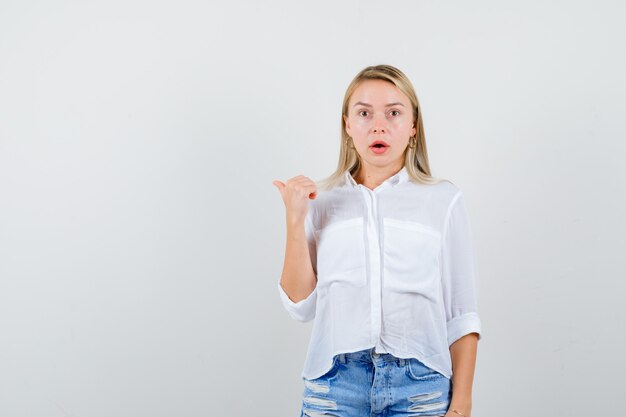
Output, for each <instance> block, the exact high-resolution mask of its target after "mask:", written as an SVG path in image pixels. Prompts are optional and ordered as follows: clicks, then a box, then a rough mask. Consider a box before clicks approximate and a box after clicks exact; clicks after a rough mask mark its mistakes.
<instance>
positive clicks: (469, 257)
mask: <svg viewBox="0 0 626 417" xmlns="http://www.w3.org/2000/svg"><path fill="white" fill-rule="evenodd" d="M441 259H442V274H441V276H442V290H443V300H444V306H445V313H446V323H447V332H448V333H447V334H448V346H450V345H452V343H454V342H455V341H456V340H458V339H460V338H461V337H463V336H465V335H466V334H469V333H477V334H478V339H479V340H480V339H481V321H480V316H479V314H478V273H477V268H476V259H475V254H474V247H473V243H472V232H471V228H470V221H469V214H468V211H467V207H466V205H465V199H464V196H463V194H462V192H461V191H460V190H459V191H458V192H457V194H456V195H455V197H454V198H453V200H452V202H451V204H450V207H449V210H448V214H447V220H446V222H445V226H444V231H443V242H442V257H441Z"/></svg>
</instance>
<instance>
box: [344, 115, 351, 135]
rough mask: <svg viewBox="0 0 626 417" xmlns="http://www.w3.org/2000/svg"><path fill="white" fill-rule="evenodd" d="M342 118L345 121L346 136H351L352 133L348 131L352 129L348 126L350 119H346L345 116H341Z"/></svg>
mask: <svg viewBox="0 0 626 417" xmlns="http://www.w3.org/2000/svg"><path fill="white" fill-rule="evenodd" d="M343 120H344V122H345V123H346V133H347V134H348V136H352V133H350V131H351V130H352V129H351V128H350V121H349V120H348V118H347V117H346V116H343Z"/></svg>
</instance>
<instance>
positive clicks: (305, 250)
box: [280, 220, 317, 303]
mask: <svg viewBox="0 0 626 417" xmlns="http://www.w3.org/2000/svg"><path fill="white" fill-rule="evenodd" d="M316 284H317V277H316V276H315V272H314V271H313V264H312V262H311V254H310V253H309V242H308V240H307V237H306V233H305V220H302V221H300V220H299V221H291V222H290V221H288V222H287V245H286V248H285V262H284V264H283V273H282V275H281V278H280V285H281V286H282V287H283V289H284V290H285V292H286V293H287V295H288V296H289V299H290V300H291V301H293V302H294V303H297V302H298V301H300V300H304V299H305V298H307V297H308V296H309V295H310V294H311V293H312V292H313V290H314V289H315V285H316Z"/></svg>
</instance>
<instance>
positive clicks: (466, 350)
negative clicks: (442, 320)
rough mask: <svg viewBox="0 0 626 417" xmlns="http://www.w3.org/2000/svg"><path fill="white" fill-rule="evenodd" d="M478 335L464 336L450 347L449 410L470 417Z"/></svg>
mask: <svg viewBox="0 0 626 417" xmlns="http://www.w3.org/2000/svg"><path fill="white" fill-rule="evenodd" d="M477 349H478V335H477V334H476V333H470V334H466V335H465V336H463V337H461V338H460V339H458V340H456V341H455V342H454V343H453V344H452V345H450V357H451V359H452V401H451V403H450V409H453V408H454V409H456V410H458V411H459V412H461V413H463V414H465V415H466V416H470V413H471V410H472V384H473V381H474V369H475V366H476V351H477Z"/></svg>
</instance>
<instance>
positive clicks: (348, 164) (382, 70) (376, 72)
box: [316, 65, 447, 190]
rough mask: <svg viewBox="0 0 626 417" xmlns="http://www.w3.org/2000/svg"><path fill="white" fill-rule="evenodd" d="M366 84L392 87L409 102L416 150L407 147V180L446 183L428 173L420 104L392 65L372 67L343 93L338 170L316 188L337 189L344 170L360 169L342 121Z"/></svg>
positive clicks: (405, 157) (357, 157)
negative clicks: (381, 82) (384, 83)
mask: <svg viewBox="0 0 626 417" xmlns="http://www.w3.org/2000/svg"><path fill="white" fill-rule="evenodd" d="M365 80H384V81H387V82H390V83H391V84H393V85H395V86H396V87H398V89H400V91H402V92H403V93H404V94H406V96H407V97H408V98H409V100H410V101H411V107H412V109H413V122H414V123H415V122H417V125H416V130H417V133H416V135H415V136H416V140H415V143H416V145H415V147H414V148H411V147H410V146H407V147H406V149H405V151H404V166H405V167H406V169H407V173H408V174H409V179H411V180H413V181H415V182H418V183H422V184H437V183H439V182H441V181H447V180H445V179H441V178H436V177H433V176H432V175H431V173H430V166H429V164H428V153H427V151H426V140H425V137H424V124H423V121H422V113H421V111H420V105H419V101H418V99H417V95H416V94H415V89H414V88H413V84H411V81H410V80H409V79H408V78H407V77H406V75H404V73H403V72H402V71H400V70H399V69H397V68H395V67H393V66H391V65H374V66H369V67H366V68H364V69H363V70H361V72H359V73H358V74H357V75H356V76H355V77H354V79H353V80H352V82H351V83H350V85H349V86H348V89H347V90H346V93H345V95H344V98H343V109H342V117H341V144H340V150H339V163H338V164H337V169H336V170H335V172H334V173H332V174H331V175H330V176H328V177H326V178H324V179H323V180H320V181H317V182H316V185H317V187H318V188H319V189H320V190H329V189H331V188H333V187H334V186H336V185H339V184H340V183H341V181H342V180H343V177H344V173H345V172H346V170H348V171H349V172H350V174H351V175H354V174H355V173H357V172H358V170H359V169H360V167H361V157H360V156H359V154H358V153H357V152H356V150H355V149H353V148H351V147H349V146H348V143H347V141H348V139H350V137H349V136H348V133H347V132H346V122H345V120H344V117H343V116H345V117H348V105H349V102H350V98H351V97H352V94H353V93H354V90H356V89H357V87H358V86H359V85H360V84H361V82H363V81H365Z"/></svg>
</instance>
